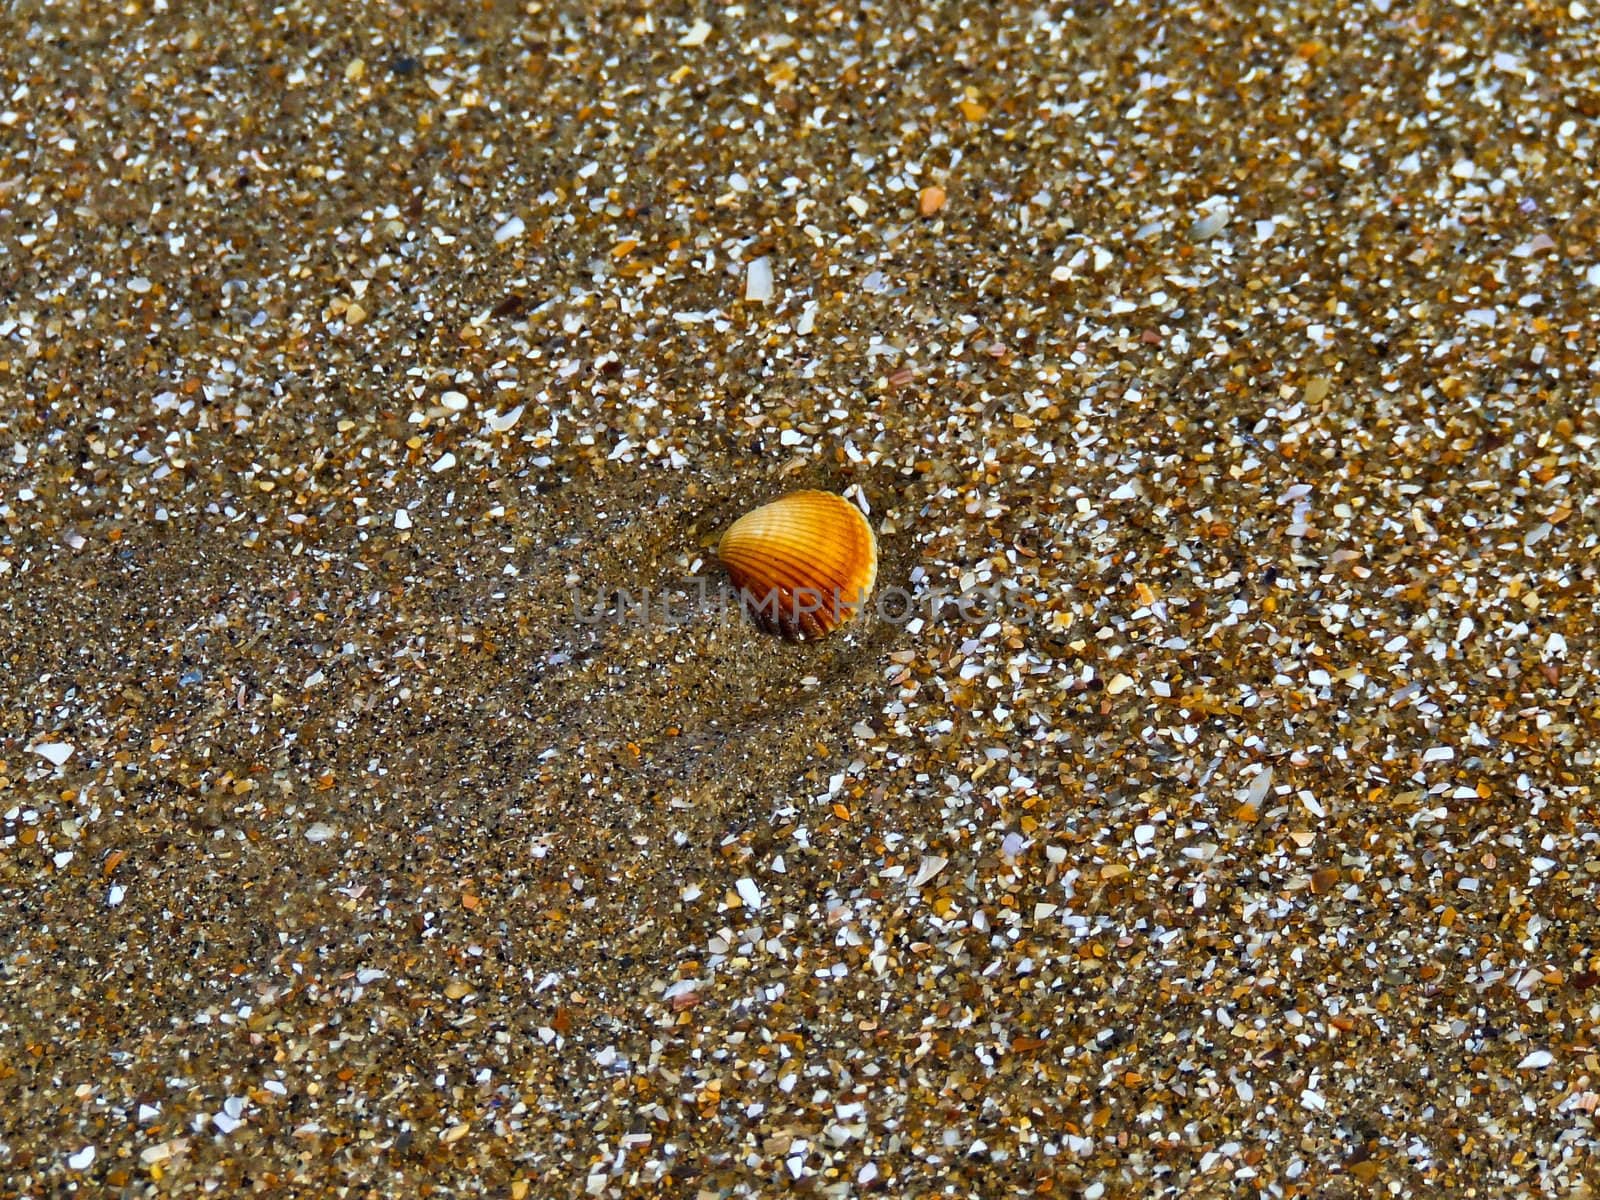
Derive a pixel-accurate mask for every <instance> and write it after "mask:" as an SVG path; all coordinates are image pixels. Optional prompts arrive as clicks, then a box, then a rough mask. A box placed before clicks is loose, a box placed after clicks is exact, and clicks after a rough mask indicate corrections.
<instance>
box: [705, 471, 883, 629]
mask: <svg viewBox="0 0 1600 1200" xmlns="http://www.w3.org/2000/svg"><path fill="white" fill-rule="evenodd" d="M717 558H719V559H720V560H721V561H722V565H723V566H724V567H725V568H727V571H728V577H729V578H730V579H732V580H733V586H734V587H736V588H738V589H739V596H740V600H741V602H742V604H743V605H744V609H745V611H746V612H747V613H749V614H750V616H751V618H752V619H753V620H754V621H755V622H756V623H757V624H758V625H760V626H761V627H762V628H763V629H765V630H767V631H768V632H769V633H778V634H782V635H783V636H784V637H786V638H791V639H796V640H804V639H807V638H816V637H821V636H823V635H824V634H826V633H829V632H831V631H832V630H834V629H837V628H838V627H839V626H840V625H843V624H844V623H845V622H846V621H848V620H849V619H850V618H851V617H852V616H854V615H855V614H856V612H857V611H859V610H860V608H861V607H862V606H863V605H864V604H865V603H866V601H867V596H868V595H870V594H871V592H872V585H873V583H874V582H875V581H876V580H877V577H878V542H877V539H876V538H875V537H873V535H872V526H870V525H868V524H867V519H866V517H864V516H862V515H861V510H860V509H859V508H857V507H856V506H855V505H854V504H851V503H850V501H848V500H846V499H845V498H844V497H843V496H836V495H834V494H833V493H832V492H818V491H804V492H791V493H789V495H787V496H781V497H779V498H778V499H776V500H774V501H773V502H772V503H771V504H763V505H762V506H761V507H760V508H758V509H755V510H753V511H751V512H748V513H746V514H745V515H744V516H742V517H740V518H739V519H738V520H737V521H735V522H734V523H733V524H732V525H731V526H729V528H728V531H727V532H726V533H724V534H723V535H722V539H721V541H719V542H718V543H717Z"/></svg>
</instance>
